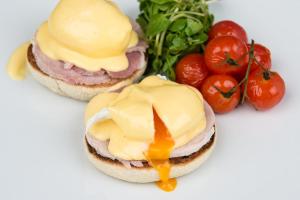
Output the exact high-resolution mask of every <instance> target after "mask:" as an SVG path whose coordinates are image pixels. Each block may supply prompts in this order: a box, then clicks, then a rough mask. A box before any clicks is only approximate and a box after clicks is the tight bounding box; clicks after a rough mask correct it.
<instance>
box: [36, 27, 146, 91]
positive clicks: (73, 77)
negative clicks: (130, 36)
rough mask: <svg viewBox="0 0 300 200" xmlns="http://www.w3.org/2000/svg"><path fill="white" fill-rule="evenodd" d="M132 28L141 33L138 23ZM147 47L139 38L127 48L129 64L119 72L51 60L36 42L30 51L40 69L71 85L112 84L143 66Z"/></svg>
mask: <svg viewBox="0 0 300 200" xmlns="http://www.w3.org/2000/svg"><path fill="white" fill-rule="evenodd" d="M133 28H134V30H135V31H136V32H137V33H139V34H142V32H141V29H140V27H139V25H138V24H136V23H133ZM147 47H148V46H147V44H146V42H144V41H143V40H140V41H139V43H138V44H137V45H136V46H134V47H131V48H129V49H128V50H127V52H126V56H127V58H128V61H129V66H128V68H127V69H126V70H124V71H120V72H109V71H105V70H100V71H98V72H89V71H86V70H84V69H82V68H80V67H77V66H75V65H73V64H72V63H69V62H64V61H59V60H53V59H51V58H49V57H48V56H47V55H45V54H44V53H43V52H42V51H41V49H40V47H39V46H38V44H37V43H36V42H33V49H32V52H33V55H34V57H35V60H36V63H37V65H38V67H39V68H40V70H41V71H43V72H44V73H45V74H48V75H49V76H50V77H52V78H55V79H59V80H62V81H64V82H67V83H69V84H73V85H100V84H107V83H109V84H114V83H116V82H118V81H119V80H120V79H126V78H128V77H130V76H131V75H133V74H134V73H135V72H136V71H137V70H139V69H141V68H143V67H144V65H145V62H146V57H145V53H146V49H147Z"/></svg>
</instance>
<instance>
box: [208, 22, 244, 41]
mask: <svg viewBox="0 0 300 200" xmlns="http://www.w3.org/2000/svg"><path fill="white" fill-rule="evenodd" d="M208 36H209V40H213V39H214V38H216V37H220V36H234V37H237V38H239V39H240V40H242V41H244V42H246V43H247V42H248V37H247V33H246V31H245V29H244V28H243V27H241V26H240V25H238V24H237V23H235V22H233V21H230V20H224V21H220V22H218V23H216V24H215V25H213V26H212V28H211V29H210V31H209V33H208Z"/></svg>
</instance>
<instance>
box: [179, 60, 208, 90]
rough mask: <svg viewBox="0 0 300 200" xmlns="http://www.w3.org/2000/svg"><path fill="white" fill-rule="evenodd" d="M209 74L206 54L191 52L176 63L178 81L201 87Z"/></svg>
mask: <svg viewBox="0 0 300 200" xmlns="http://www.w3.org/2000/svg"><path fill="white" fill-rule="evenodd" d="M207 76H208V69H207V66H206V64H205V60H204V56H203V55H201V54H189V55H187V56H185V57H183V58H182V59H181V60H180V61H179V62H178V63H177V65H176V82H178V83H182V84H187V85H191V86H194V87H196V88H200V86H201V85H202V83H203V81H204V79H205V78H206V77H207Z"/></svg>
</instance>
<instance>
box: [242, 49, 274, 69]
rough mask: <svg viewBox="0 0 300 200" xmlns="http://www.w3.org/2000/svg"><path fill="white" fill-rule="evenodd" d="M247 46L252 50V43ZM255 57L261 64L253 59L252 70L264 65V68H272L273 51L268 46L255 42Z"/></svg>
mask: <svg viewBox="0 0 300 200" xmlns="http://www.w3.org/2000/svg"><path fill="white" fill-rule="evenodd" d="M247 47H248V50H250V47H251V45H250V44H248V45H247ZM254 57H255V59H256V61H257V62H258V63H259V64H258V63H257V62H255V61H253V63H252V65H251V72H253V71H254V70H256V69H257V68H261V67H263V68H264V69H271V65H272V61H271V52H270V50H269V49H268V48H266V47H264V46H263V45H261V44H255V45H254Z"/></svg>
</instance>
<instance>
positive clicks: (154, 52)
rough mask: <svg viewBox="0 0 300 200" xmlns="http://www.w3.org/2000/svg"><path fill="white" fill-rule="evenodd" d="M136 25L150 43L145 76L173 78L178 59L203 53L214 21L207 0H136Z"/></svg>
mask: <svg viewBox="0 0 300 200" xmlns="http://www.w3.org/2000/svg"><path fill="white" fill-rule="evenodd" d="M139 2H140V11H141V12H140V15H139V16H138V19H137V22H138V23H139V24H140V25H141V27H142V29H143V30H144V32H145V37H146V40H147V41H148V44H149V49H148V55H149V65H148V68H147V74H163V75H165V76H167V77H168V78H169V79H171V80H174V79H175V70H174V66H175V64H176V62H177V61H178V59H179V58H180V57H181V56H183V55H185V54H187V53H189V52H192V51H195V50H199V51H203V48H204V46H203V44H204V43H205V42H206V41H207V39H208V35H207V33H208V31H209V29H210V27H211V25H212V22H213V19H214V18H213V15H212V14H210V13H209V9H208V4H207V1H206V0H139Z"/></svg>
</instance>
